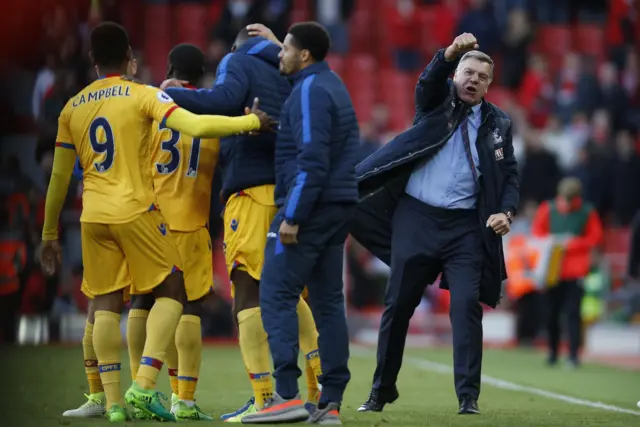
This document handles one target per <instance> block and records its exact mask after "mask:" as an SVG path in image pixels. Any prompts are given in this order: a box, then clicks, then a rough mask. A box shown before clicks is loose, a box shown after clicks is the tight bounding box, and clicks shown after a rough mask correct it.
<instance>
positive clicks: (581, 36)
mask: <svg viewBox="0 0 640 427" xmlns="http://www.w3.org/2000/svg"><path fill="white" fill-rule="evenodd" d="M573 42H574V45H575V47H576V50H577V51H578V52H580V53H583V54H585V55H592V56H595V57H598V58H602V57H603V56H604V54H605V46H604V29H603V28H601V27H600V26H598V25H594V24H580V25H578V26H577V27H576V29H575V32H574V38H573Z"/></svg>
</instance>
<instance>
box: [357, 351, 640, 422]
mask: <svg viewBox="0 0 640 427" xmlns="http://www.w3.org/2000/svg"><path fill="white" fill-rule="evenodd" d="M353 350H355V351H353ZM365 352H366V353H365ZM352 354H354V355H358V356H364V355H365V354H368V355H370V354H372V352H371V351H370V350H369V349H363V348H362V347H356V348H353V347H352ZM404 360H405V361H407V362H409V363H411V364H412V365H413V366H415V367H417V368H419V369H422V370H424V371H430V372H435V373H438V374H451V373H453V368H451V367H450V366H449V365H445V364H443V363H436V362H431V361H429V360H425V359H420V358H416V357H405V358H404ZM482 382H483V383H484V384H488V385H490V386H493V387H496V388H501V389H503V390H511V391H519V392H521V393H528V394H534V395H537V396H542V397H546V398H547V399H552V400H559V401H561V402H566V403H571V404H573V405H579V406H586V407H589V408H596V409H602V410H604V411H609V412H618V413H621V414H630V415H637V416H640V411H634V410H632V409H625V408H621V407H619V406H614V405H607V404H606V403H602V402H594V401H591V400H585V399H579V398H577V397H572V396H567V395H565V394H560V393H554V392H552V391H547V390H542V389H539V388H535V387H528V386H523V385H520V384H516V383H512V382H510V381H505V380H501V379H499V378H494V377H491V376H489V375H482Z"/></svg>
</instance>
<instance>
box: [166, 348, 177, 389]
mask: <svg viewBox="0 0 640 427" xmlns="http://www.w3.org/2000/svg"><path fill="white" fill-rule="evenodd" d="M164 360H165V362H166V363H167V372H168V373H169V383H170V384H171V393H173V394H175V395H176V396H177V395H178V349H177V348H176V340H175V338H174V339H172V340H171V341H169V347H167V355H166V356H165V359H164Z"/></svg>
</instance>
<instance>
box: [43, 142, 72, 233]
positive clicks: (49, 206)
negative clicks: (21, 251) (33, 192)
mask: <svg viewBox="0 0 640 427" xmlns="http://www.w3.org/2000/svg"><path fill="white" fill-rule="evenodd" d="M75 163H76V152H75V150H74V148H73V145H71V144H67V143H60V142H59V143H56V150H55V153H54V155H53V170H52V172H51V180H50V181H49V189H48V190H47V199H46V202H45V209H44V227H43V228H42V240H45V241H46V240H57V239H58V222H59V219H60V212H61V211H62V207H63V205H64V201H65V199H66V198H67V191H68V190H69V181H71V174H72V173H73V167H74V165H75Z"/></svg>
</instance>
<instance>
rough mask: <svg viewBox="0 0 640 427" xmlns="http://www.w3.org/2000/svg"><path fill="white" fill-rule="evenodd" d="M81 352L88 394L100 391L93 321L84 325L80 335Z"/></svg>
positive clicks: (102, 389)
mask: <svg viewBox="0 0 640 427" xmlns="http://www.w3.org/2000/svg"><path fill="white" fill-rule="evenodd" d="M82 354H83V356H84V372H85V373H86V374H87V382H88V383H89V394H95V393H102V392H103V391H104V388H102V381H100V371H99V370H98V358H97V357H96V352H95V351H94V350H93V323H89V321H88V320H87V323H85V325H84V335H83V336H82Z"/></svg>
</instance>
